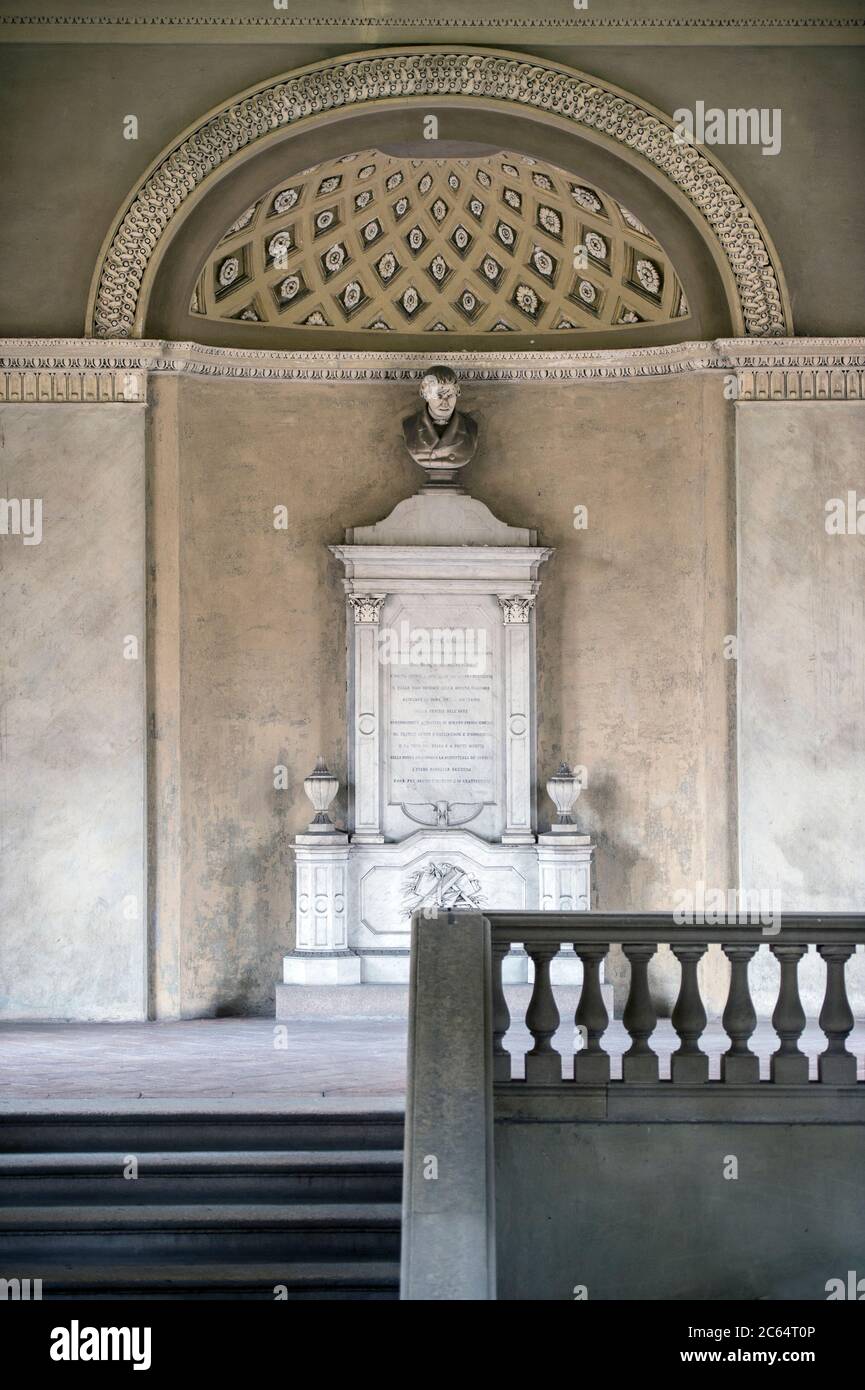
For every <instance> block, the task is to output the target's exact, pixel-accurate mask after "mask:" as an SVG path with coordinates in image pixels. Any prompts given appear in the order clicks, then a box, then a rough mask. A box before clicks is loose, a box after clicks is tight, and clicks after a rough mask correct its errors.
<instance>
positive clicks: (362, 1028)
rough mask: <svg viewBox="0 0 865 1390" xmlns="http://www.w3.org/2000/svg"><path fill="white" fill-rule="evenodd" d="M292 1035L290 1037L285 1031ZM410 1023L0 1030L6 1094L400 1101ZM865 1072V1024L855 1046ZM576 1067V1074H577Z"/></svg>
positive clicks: (664, 1035)
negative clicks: (864, 1060) (864, 1064)
mask: <svg viewBox="0 0 865 1390" xmlns="http://www.w3.org/2000/svg"><path fill="white" fill-rule="evenodd" d="M280 1030H282V1031H280ZM405 1042H406V1032H405V1025H404V1024H402V1023H397V1022H383V1021H381V1020H373V1019H366V1020H365V1019H359V1020H358V1021H357V1022H351V1023H349V1022H344V1021H339V1022H325V1021H320V1022H319V1021H317V1022H303V1023H291V1024H282V1025H278V1026H277V1025H275V1024H274V1023H273V1021H272V1020H270V1019H201V1020H196V1021H191V1022H185V1023H52V1024H33V1023H29V1024H2V1025H0V1077H2V1082H0V1098H2V1100H3V1101H6V1102H8V1101H11V1100H28V1101H39V1100H96V1099H98V1100H101V1101H110V1100H112V1099H117V1100H135V1099H145V1100H146V1099H154V1100H155V1099H169V1098H170V1099H190V1100H192V1099H199V1100H208V1099H212V1100H235V1101H238V1102H241V1101H243V1102H246V1101H250V1100H256V1099H262V1100H263V1099H267V1100H269V1101H276V1100H279V1099H280V1098H282V1099H285V1100H290V1099H291V1098H292V1097H315V1096H327V1097H357V1098H358V1099H360V1098H362V1097H369V1096H381V1097H400V1096H402V1095H403V1094H404V1089H405ZM555 1042H556V1046H557V1047H558V1048H559V1050H560V1051H561V1052H563V1053H565V1054H566V1053H568V1052H569V1051H570V1050H571V1049H572V1030H570V1029H568V1028H562V1029H560V1031H559V1033H558V1034H557V1037H556V1039H555ZM604 1042H605V1046H606V1047H607V1049H608V1050H609V1051H610V1052H611V1054H612V1055H613V1076H614V1078H616V1077H618V1075H619V1060H618V1059H619V1057H620V1056H621V1053H622V1051H623V1050H624V1049H625V1047H627V1045H628V1039H627V1035H626V1033H625V1031H624V1029H623V1027H622V1025H621V1023H618V1022H617V1023H614V1024H612V1025H611V1026H610V1029H609V1030H608V1032H607V1034H606V1037H605V1039H604ZM677 1042H678V1040H677V1038H676V1035H675V1033H674V1032H673V1029H672V1025H671V1024H670V1022H669V1020H666V1019H665V1020H662V1022H661V1023H660V1024H659V1025H658V1028H657V1030H656V1032H655V1034H654V1038H653V1046H654V1047H655V1049H656V1051H657V1052H658V1054H659V1056H660V1057H661V1076H662V1077H665V1076H667V1075H668V1074H669V1061H668V1059H669V1054H670V1052H671V1051H672V1050H673V1049H674V1048H675V1047H676V1046H677ZM507 1043H508V1046H509V1048H510V1049H511V1051H512V1052H513V1053H514V1054H515V1058H516V1062H515V1074H517V1075H520V1074H521V1072H522V1065H521V1057H522V1053H523V1052H524V1051H525V1049H526V1048H527V1047H528V1046H529V1045H530V1044H529V1039H528V1034H527V1033H526V1031H525V1029H524V1028H522V1027H520V1028H514V1029H513V1030H512V1032H511V1033H510V1034H509V1035H508V1039H507ZM703 1046H704V1048H705V1050H706V1051H707V1052H708V1053H709V1056H710V1058H711V1062H710V1068H711V1070H710V1075H711V1076H712V1077H716V1076H717V1071H718V1061H719V1056H720V1053H721V1052H722V1051H723V1050H724V1049H725V1048H726V1046H727V1039H726V1035H725V1034H724V1033H723V1031H722V1030H721V1028H720V1026H719V1025H717V1024H716V1025H714V1026H711V1027H710V1028H709V1029H708V1030H707V1032H706V1033H705V1034H704V1037H703ZM752 1046H753V1048H754V1050H755V1051H756V1052H757V1053H758V1054H759V1055H760V1058H761V1063H762V1068H763V1072H764V1074H765V1075H768V1059H769V1055H770V1053H771V1052H772V1051H773V1050H774V1048H775V1047H776V1046H777V1039H776V1037H775V1034H774V1032H773V1030H772V1029H771V1027H770V1026H769V1025H768V1024H767V1023H763V1024H760V1025H759V1027H758V1029H757V1032H756V1033H755V1035H754V1038H753V1039H752ZM823 1046H824V1040H823V1037H822V1034H821V1033H820V1031H819V1029H818V1028H817V1027H816V1025H810V1026H809V1028H808V1030H807V1031H806V1034H805V1036H804V1038H803V1047H804V1049H805V1050H806V1051H807V1052H809V1053H810V1054H811V1056H812V1072H813V1073H814V1074H815V1075H816V1070H815V1068H816V1063H815V1061H814V1058H815V1055H816V1053H817V1051H819V1050H820V1049H821V1048H822V1047H823ZM849 1046H850V1049H851V1051H853V1052H855V1053H856V1054H857V1056H858V1057H859V1075H860V1078H862V1077H865V1070H863V1062H862V1053H863V1051H865V1024H863V1023H860V1024H859V1025H857V1028H856V1030H855V1032H854V1034H853V1035H852V1038H851V1040H850V1044H849ZM566 1070H567V1068H566Z"/></svg>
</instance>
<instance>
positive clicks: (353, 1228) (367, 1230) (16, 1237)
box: [0, 1202, 401, 1268]
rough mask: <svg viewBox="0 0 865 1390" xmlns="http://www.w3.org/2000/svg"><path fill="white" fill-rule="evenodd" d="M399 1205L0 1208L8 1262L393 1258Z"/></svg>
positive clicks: (1, 1241)
mask: <svg viewBox="0 0 865 1390" xmlns="http://www.w3.org/2000/svg"><path fill="white" fill-rule="evenodd" d="M400 1214H401V1213H400V1206H399V1203H397V1202H357V1203H353V1202H336V1203H329V1202H309V1203H302V1204H301V1203H291V1204H273V1203H265V1202H262V1203H242V1204H234V1203H209V1204H208V1203H171V1204H158V1203H152V1204H151V1203H141V1204H135V1205H132V1204H126V1205H120V1206H118V1205H114V1206H103V1205H97V1204H93V1205H90V1206H83V1207H52V1206H31V1207H23V1206H19V1207H9V1208H6V1209H5V1210H2V1211H0V1260H2V1263H3V1264H4V1265H5V1266H6V1267H7V1268H9V1267H11V1266H12V1265H13V1264H15V1263H16V1262H17V1264H18V1265H19V1266H20V1265H21V1264H22V1262H25V1261H26V1262H29V1263H31V1264H34V1265H35V1266H36V1267H41V1266H40V1260H41V1258H42V1257H43V1255H45V1254H50V1255H53V1256H54V1257H68V1259H69V1260H70V1261H74V1260H76V1259H81V1258H82V1257H83V1258H85V1259H92V1258H93V1256H95V1255H100V1256H102V1257H103V1258H105V1257H106V1256H107V1255H109V1254H110V1255H111V1257H112V1258H114V1257H116V1256H118V1255H119V1256H131V1257H140V1258H142V1259H147V1258H148V1257H149V1258H156V1259H158V1258H160V1257H163V1256H167V1255H171V1256H174V1257H177V1258H178V1259H182V1258H183V1257H184V1256H187V1257H192V1258H193V1259H195V1258H208V1257H210V1258H220V1259H224V1260H243V1259H248V1258H249V1257H250V1256H251V1255H252V1256H255V1257H256V1258H259V1259H262V1258H265V1259H286V1260H293V1259H300V1260H303V1259H311V1258H320V1259H331V1260H341V1259H343V1258H344V1259H355V1258H358V1257H366V1258H377V1259H396V1258H397V1257H398V1255H399V1248H400Z"/></svg>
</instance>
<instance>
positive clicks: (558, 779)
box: [547, 763, 582, 831]
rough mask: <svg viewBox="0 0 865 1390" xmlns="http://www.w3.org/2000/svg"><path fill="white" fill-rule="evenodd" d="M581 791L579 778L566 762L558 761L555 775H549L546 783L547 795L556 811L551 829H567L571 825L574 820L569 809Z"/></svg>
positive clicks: (571, 808)
mask: <svg viewBox="0 0 865 1390" xmlns="http://www.w3.org/2000/svg"><path fill="white" fill-rule="evenodd" d="M581 791H582V787H581V786H580V783H579V780H578V778H577V777H576V775H575V774H574V773H573V772H572V771H571V769H570V768H569V767H568V764H567V763H560V764H559V770H558V772H557V773H556V775H555V777H551V778H550V780H549V782H548V783H547V795H548V796H549V798H550V800H551V801H552V802H553V804H554V805H555V808H556V810H557V812H558V815H557V817H556V819H555V820H554V821H553V823H552V825H551V826H550V829H551V830H560V831H567V830H570V829H571V828H572V827H573V825H574V824H575V822H574V818H573V816H572V815H571V811H572V810H573V806H574V802H575V801H576V799H577V797H578V796H579V794H580V792H581Z"/></svg>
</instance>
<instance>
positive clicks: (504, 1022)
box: [493, 941, 511, 1081]
mask: <svg viewBox="0 0 865 1390" xmlns="http://www.w3.org/2000/svg"><path fill="white" fill-rule="evenodd" d="M509 949H510V947H509V945H508V943H507V942H506V941H494V942H493V1080H494V1081H510V1079H511V1055H510V1053H509V1052H508V1051H507V1049H506V1048H505V1045H504V1042H503V1039H504V1036H505V1033H506V1032H507V1031H508V1028H509V1027H510V1022H511V1015H510V1010H509V1009H508V1001H507V999H506V998H505V991H504V986H503V984H502V963H503V961H504V958H505V956H506V955H507V954H508V951H509Z"/></svg>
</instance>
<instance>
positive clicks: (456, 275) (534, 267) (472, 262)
mask: <svg viewBox="0 0 865 1390" xmlns="http://www.w3.org/2000/svg"><path fill="white" fill-rule="evenodd" d="M190 312H191V313H192V314H193V315H196V316H199V317H201V318H204V319H210V320H219V321H222V322H225V321H226V320H235V321H241V322H243V323H244V324H247V325H248V324H255V323H261V324H267V325H269V326H270V327H274V326H282V327H285V328H289V329H293V330H295V331H296V330H297V329H299V328H301V329H308V330H315V332H316V334H317V335H320V336H321V338H322V340H323V341H327V340H328V339H329V338H331V337H335V335H336V334H338V333H344V332H345V331H346V330H347V329H349V328H350V330H351V331H352V332H357V331H362V332H363V331H368V332H369V333H370V334H411V335H412V336H415V335H417V334H418V333H454V334H458V335H459V336H460V337H461V338H462V337H465V336H466V335H467V334H469V335H485V334H507V333H520V334H525V333H527V332H528V333H531V334H533V335H541V334H550V335H551V339H555V336H556V335H557V334H560V333H562V332H568V333H574V332H580V331H591V332H592V333H594V334H597V333H598V332H599V331H607V330H609V331H610V332H611V333H615V332H616V330H629V329H630V330H633V327H634V325H640V324H645V325H657V324H669V323H672V322H674V321H678V320H682V319H686V318H687V317H688V315H689V310H688V305H687V302H686V299H685V295H684V292H683V289H682V286H681V284H680V282H679V278H678V276H677V274H676V271H675V269H674V267H673V266H672V264H671V263H670V260H669V258H668V256H667V255H666V254H665V252H664V250H663V248H662V247H661V245H660V244H659V243H658V241H657V240H656V239H655V238H654V237H653V236H652V234H651V232H650V230H649V229H648V228H647V227H645V226H644V225H643V224H642V223H641V222H640V221H639V220H638V219H637V218H636V217H635V216H633V214H632V213H631V212H629V211H628V209H627V208H625V207H622V205H621V204H620V203H618V202H616V201H615V199H613V198H611V197H609V196H608V195H607V194H606V193H605V192H604V191H603V190H602V189H600V188H597V187H595V186H593V185H590V184H588V183H585V182H582V181H581V180H579V179H578V178H575V177H574V176H573V175H571V174H568V173H565V172H564V171H563V170H562V169H559V168H556V167H555V166H554V165H552V164H548V163H545V162H542V161H541V160H538V159H530V158H528V157H526V156H523V155H512V154H507V153H504V152H503V153H500V154H497V155H494V156H489V157H485V158H474V159H408V158H406V159H400V158H396V157H393V156H390V155H385V154H382V153H381V152H380V151H378V150H365V151H362V152H357V153H354V154H349V155H344V156H343V157H342V158H340V159H336V160H332V161H330V162H328V163H325V164H318V165H315V166H314V167H313V168H311V169H307V170H305V171H304V172H303V173H300V174H296V175H293V176H292V177H291V178H287V179H285V180H284V181H283V182H282V183H280V184H278V185H276V186H275V187H273V188H271V189H269V190H268V192H267V193H265V194H264V195H263V196H262V197H261V198H259V199H258V200H257V201H256V202H255V203H253V204H252V206H250V207H247V208H244V209H242V210H241V211H240V212H239V215H238V216H237V218H236V220H235V221H234V222H233V223H232V224H231V225H230V226H229V227H226V228H225V230H224V232H223V234H222V236H221V238H220V240H219V242H218V243H217V245H216V246H215V247H214V249H213V250H212V252H211V253H210V255H209V256H208V258H207V260H206V263H205V264H204V266H203V267H202V268H201V271H200V274H199V275H198V277H197V280H196V285H195V290H194V293H193V296H192V303H191V305H190Z"/></svg>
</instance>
